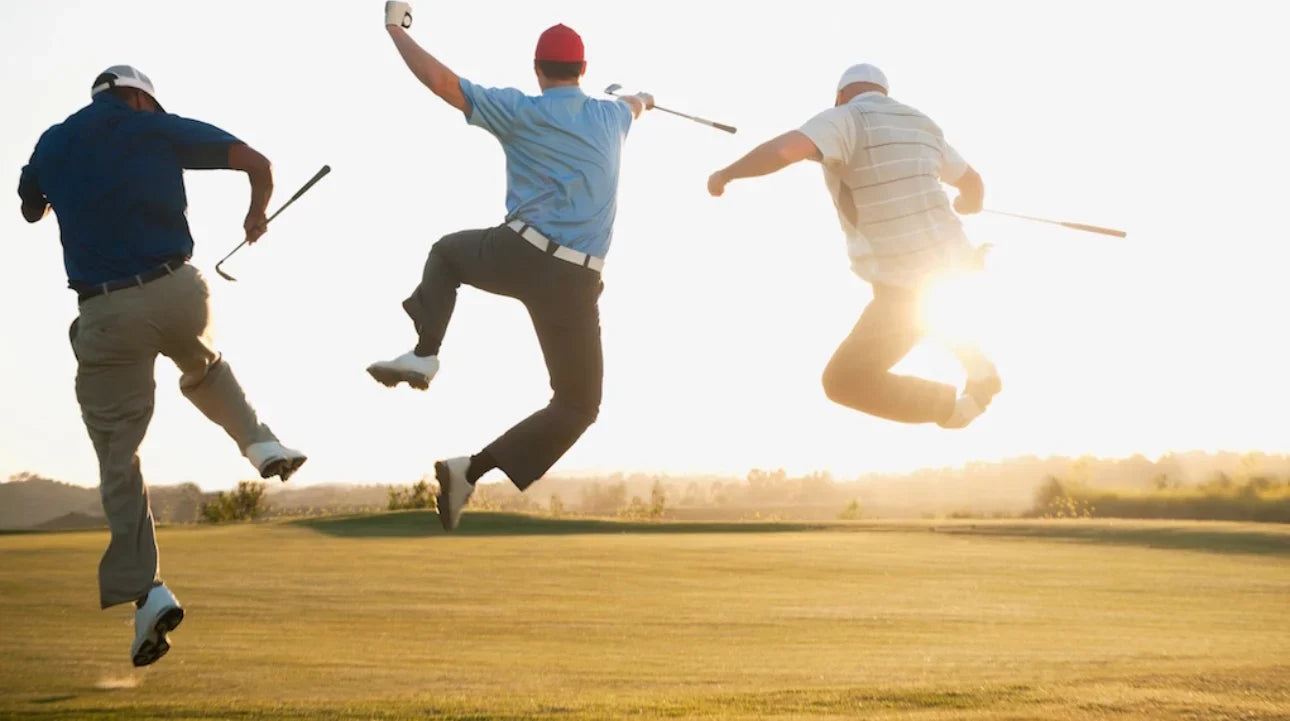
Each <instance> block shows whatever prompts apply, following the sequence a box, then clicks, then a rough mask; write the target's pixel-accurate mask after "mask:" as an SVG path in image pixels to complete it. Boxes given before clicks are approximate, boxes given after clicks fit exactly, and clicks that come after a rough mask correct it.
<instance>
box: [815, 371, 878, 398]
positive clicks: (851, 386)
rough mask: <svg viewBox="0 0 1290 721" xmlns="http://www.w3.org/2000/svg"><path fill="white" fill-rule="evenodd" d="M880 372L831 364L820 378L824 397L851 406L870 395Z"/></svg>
mask: <svg viewBox="0 0 1290 721" xmlns="http://www.w3.org/2000/svg"><path fill="white" fill-rule="evenodd" d="M877 376H878V372H877V371H876V370H874V369H870V368H866V367H863V366H861V367H854V368H845V367H843V366H842V365H841V364H835V363H830V364H829V366H828V367H827V368H825V369H824V373H823V374H822V375H821V376H820V385H821V386H823V388H824V395H825V396H827V397H828V399H829V400H831V401H833V402H834V403H840V404H844V405H846V404H851V403H854V402H856V400H857V399H860V398H863V397H865V396H867V395H868V394H869V389H871V388H874V387H875V386H876V385H877V380H878V378H877Z"/></svg>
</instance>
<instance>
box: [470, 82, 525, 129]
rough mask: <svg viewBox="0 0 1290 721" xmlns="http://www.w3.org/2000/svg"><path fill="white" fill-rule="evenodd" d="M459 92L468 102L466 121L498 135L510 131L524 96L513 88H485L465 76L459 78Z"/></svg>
mask: <svg viewBox="0 0 1290 721" xmlns="http://www.w3.org/2000/svg"><path fill="white" fill-rule="evenodd" d="M461 94H462V95H463V96H465V98H466V102H468V103H470V114H469V115H467V116H466V122H468V123H470V124H471V125H474V126H477V127H480V128H483V129H484V130H487V131H488V132H490V133H492V134H493V135H496V136H498V137H503V136H505V135H508V134H509V133H510V132H511V129H512V128H513V127H514V125H515V117H516V115H518V114H519V111H520V106H521V104H522V103H523V102H524V98H525V95H524V93H522V92H520V91H519V90H516V89H515V88H485V87H482V86H479V85H476V84H474V83H472V82H470V81H469V80H467V79H465V78H461Z"/></svg>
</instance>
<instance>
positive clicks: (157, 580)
mask: <svg viewBox="0 0 1290 721" xmlns="http://www.w3.org/2000/svg"><path fill="white" fill-rule="evenodd" d="M90 96H91V98H92V102H91V103H90V104H89V105H88V106H86V107H84V108H82V109H81V110H79V111H77V112H76V113H75V114H73V115H72V116H71V117H69V118H67V120H65V121H63V122H62V123H60V124H58V125H55V126H53V127H52V128H50V129H49V130H47V131H45V133H44V135H42V136H41V138H40V141H39V142H38V143H37V144H36V150H35V152H34V153H32V156H31V162H30V163H29V164H28V165H27V166H26V167H24V168H23V169H22V177H21V179H20V180H19V182H18V194H19V195H20V196H21V197H22V215H23V217H24V218H26V219H27V221H28V222H30V223H35V222H37V221H39V220H40V219H41V218H43V217H44V216H45V215H46V214H47V213H48V212H49V209H50V207H51V206H52V207H53V210H54V214H55V215H56V216H57V217H58V226H59V231H60V235H61V239H62V244H63V259H64V264H65V266H66V269H67V278H68V284H69V285H70V286H71V288H72V290H74V291H76V293H77V296H78V298H79V301H80V314H79V316H78V317H77V319H76V321H75V322H73V323H72V328H71V342H72V351H73V353H74V354H75V355H76V361H77V370H76V399H77V401H79V402H80V406H81V416H82V418H83V419H84V421H85V427H86V428H87V429H88V430H89V435H90V440H91V441H93V443H94V450H95V451H96V452H97V453H98V458H99V482H100V487H99V490H100V494H101V495H102V498H103V511H104V513H105V515H106V516H107V522H108V526H109V528H110V529H111V532H112V540H111V541H110V542H109V544H108V549H107V552H106V553H105V554H104V555H103V560H102V561H101V562H100V563H99V595H100V601H101V603H102V606H103V608H107V607H109V606H115V605H117V604H121V603H134V604H135V606H136V609H135V614H134V625H135V637H134V643H133V644H132V645H131V647H130V657H131V659H132V660H133V662H134V665H136V666H144V665H147V664H150V663H152V662H154V661H156V660H157V659H159V658H161V656H162V655H163V654H165V653H166V651H168V650H169V649H170V643H169V640H168V639H167V636H166V634H168V633H169V632H170V631H172V630H174V628H175V626H177V625H179V622H180V621H181V620H183V617H184V612H183V609H182V608H181V607H180V605H179V601H178V600H176V599H175V596H174V594H172V593H171V592H170V589H168V588H167V587H166V585H165V584H164V583H162V582H161V574H160V566H159V564H158V559H157V539H156V536H155V535H154V533H153V527H152V510H151V508H150V507H149V504H148V487H147V486H146V485H145V484H144V482H143V475H142V473H141V471H140V467H139V456H138V453H137V452H138V450H139V444H140V443H141V442H142V441H143V436H144V434H145V433H146V432H147V430H148V422H149V421H150V420H152V408H153V394H154V391H155V389H156V384H155V382H154V381H153V366H154V365H155V363H156V360H157V355H158V354H160V355H164V356H167V357H169V358H170V359H171V360H173V361H174V362H175V365H177V366H179V370H180V372H181V374H182V375H181V377H180V379H179V386H180V389H181V390H182V391H183V393H184V395H185V396H187V398H188V400H190V401H192V403H193V404H194V405H196V406H197V408H198V409H199V410H201V412H202V413H204V414H205V415H206V417H207V418H210V419H211V420H212V421H214V422H216V423H218V424H219V425H221V426H223V428H224V430H225V431H226V432H228V434H229V436H230V437H232V439H233V440H234V441H235V442H236V443H237V447H238V448H239V449H240V450H241V451H242V453H243V455H245V456H246V457H247V459H248V460H250V461H251V463H252V465H254V466H255V468H256V470H257V471H259V473H260V475H261V477H263V478H268V477H270V476H279V477H280V478H282V480H284V481H285V480H287V478H288V477H289V476H290V475H291V474H292V473H294V472H295V471H296V469H297V468H299V467H300V465H301V464H302V463H304V461H305V456H304V454H302V453H300V452H299V451H294V450H292V449H290V448H286V447H285V446H283V445H282V444H280V443H279V442H278V439H277V438H276V437H275V436H274V435H273V432H272V431H270V430H269V428H268V426H265V425H264V424H263V423H261V422H260V420H259V419H258V418H257V417H256V413H255V410H254V409H252V408H251V406H250V404H249V403H247V401H246V397H245V396H244V395H243V393H242V388H241V386H240V385H239V384H238V382H237V379H236V378H234V377H233V371H231V370H230V369H229V367H228V364H227V363H225V362H224V361H223V358H222V357H221V356H220V354H219V353H217V352H216V351H215V350H214V349H213V348H212V346H211V334H210V304H209V300H210V295H209V292H208V289H207V287H206V281H205V280H203V279H202V276H201V274H200V273H198V272H197V269H196V268H194V267H193V266H191V265H188V264H187V261H188V258H189V257H190V256H191V255H192V251H193V238H192V236H191V235H190V234H189V232H188V221H187V219H186V217H185V212H186V209H187V205H188V200H187V197H186V195H185V193H184V180H183V171H184V169H185V168H228V169H232V170H241V171H243V172H245V173H246V174H247V175H248V176H249V177H250V181H251V206H250V210H249V211H248V212H247V214H246V221H245V223H244V227H245V230H246V239H247V241H249V242H254V241H255V240H256V239H258V238H259V237H260V236H261V235H263V234H264V232H265V224H266V221H265V217H264V210H265V207H266V206H267V205H268V204H269V196H270V195H272V193H273V174H272V170H271V168H270V166H269V161H268V160H267V159H266V158H265V157H264V156H263V155H261V154H259V153H257V152H256V151H255V150H252V149H251V148H249V147H247V146H246V145H245V144H244V143H242V142H241V141H240V140H238V139H237V138H235V137H233V136H232V135H229V134H228V133H226V132H224V131H223V130H220V129H219V128H217V127H215V126H213V125H207V124H206V123H202V122H199V121H196V120H189V119H187V118H181V117H179V116H177V115H170V114H167V113H166V112H165V110H163V109H162V107H161V105H160V104H159V103H157V100H156V92H155V91H154V90H153V87H152V81H150V80H149V79H148V77H147V76H146V75H144V74H143V73H141V72H139V71H138V70H136V69H134V68H132V67H130V66H127V65H117V66H113V67H110V68H108V69H107V70H106V71H104V72H103V73H101V74H100V75H99V76H98V77H97V78H95V80H94V84H93V85H92V86H91V90H90Z"/></svg>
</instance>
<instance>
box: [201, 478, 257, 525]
mask: <svg viewBox="0 0 1290 721" xmlns="http://www.w3.org/2000/svg"><path fill="white" fill-rule="evenodd" d="M265 490H266V487H265V485H264V483H262V482H261V481H238V484H237V488H236V489H234V490H233V491H230V492H228V493H225V492H224V491H220V492H219V495H217V496H216V497H215V498H213V499H211V500H209V501H206V502H205V503H202V511H201V512H202V520H203V521H206V522H207V523H228V522H230V521H251V520H255V519H256V518H259V517H260V516H262V515H264V512H265V511H266V510H267V509H268V503H267V502H266V499H265V497H264V494H265Z"/></svg>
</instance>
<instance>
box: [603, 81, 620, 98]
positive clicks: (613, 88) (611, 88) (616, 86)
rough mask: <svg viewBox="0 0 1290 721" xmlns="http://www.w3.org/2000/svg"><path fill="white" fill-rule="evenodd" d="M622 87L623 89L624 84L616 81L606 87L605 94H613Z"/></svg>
mask: <svg viewBox="0 0 1290 721" xmlns="http://www.w3.org/2000/svg"><path fill="white" fill-rule="evenodd" d="M622 89H623V86H621V85H619V84H618V83H614V84H613V85H610V86H609V87H607V88H605V95H613V94H614V93H617V92H618V91H619V90H622Z"/></svg>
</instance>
